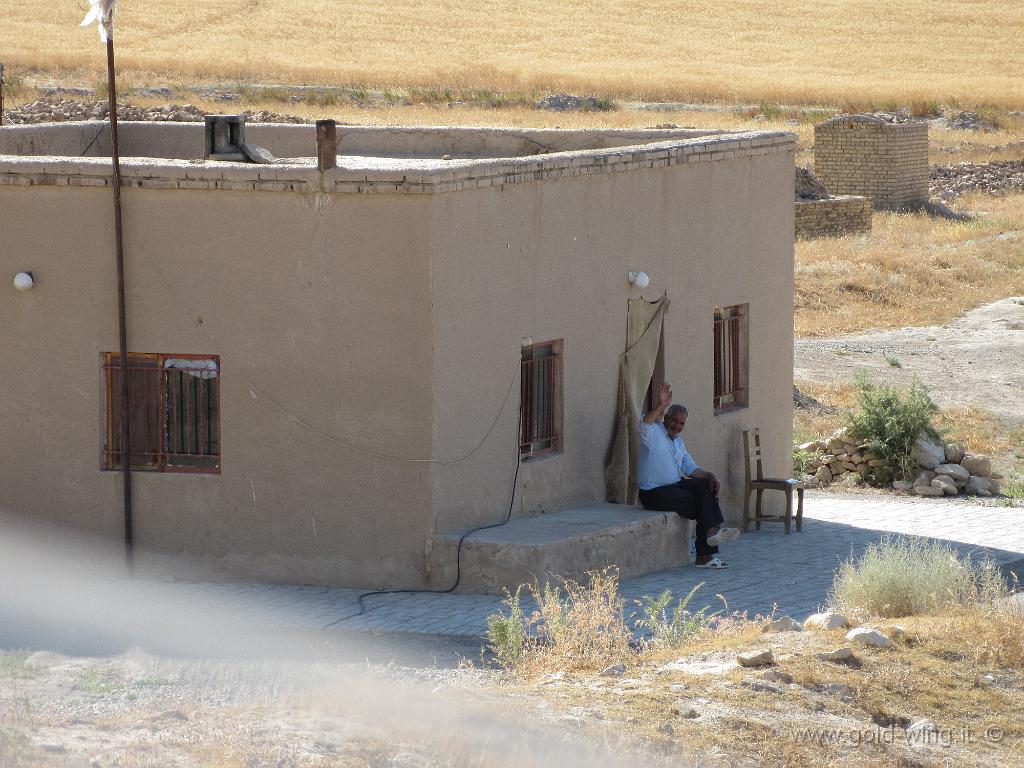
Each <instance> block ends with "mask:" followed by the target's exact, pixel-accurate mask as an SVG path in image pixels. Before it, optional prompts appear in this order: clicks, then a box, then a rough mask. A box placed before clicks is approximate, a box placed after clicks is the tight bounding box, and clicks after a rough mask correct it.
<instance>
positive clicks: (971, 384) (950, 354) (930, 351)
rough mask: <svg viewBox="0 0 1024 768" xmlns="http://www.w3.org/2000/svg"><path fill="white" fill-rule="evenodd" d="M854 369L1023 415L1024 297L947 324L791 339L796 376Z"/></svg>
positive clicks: (1007, 416)
mask: <svg viewBox="0 0 1024 768" xmlns="http://www.w3.org/2000/svg"><path fill="white" fill-rule="evenodd" d="M861 371H863V372H865V373H867V374H869V375H870V376H871V377H872V378H873V379H874V380H876V381H879V382H888V383H893V384H900V385H907V384H909V383H910V382H911V380H912V379H913V377H915V376H916V377H917V378H919V379H920V380H921V381H922V382H924V383H925V384H926V385H927V386H928V388H929V391H930V393H931V396H932V398H933V399H934V400H935V402H936V403H937V404H938V405H939V406H940V407H951V406H970V407H977V408H985V409H988V410H990V411H992V412H994V413H996V414H998V415H999V416H1000V417H1002V418H1003V419H1004V420H1006V421H1007V422H1009V423H1011V424H1021V423H1024V298H1020V297H1015V298H1008V299H1003V300H1001V301H997V302H995V303H994V304H989V305H987V306H983V307H979V308H977V309H974V310H972V311H970V312H968V313H967V314H966V315H965V316H964V317H961V318H959V319H957V320H954V321H953V322H951V323H948V324H946V325H940V326H929V327H925V328H898V329H895V330H886V331H868V332H866V333H862V334H857V335H850V336H839V337H836V338H831V339H798V340H797V342H796V345H795V360H794V371H793V376H794V378H795V379H797V380H798V381H799V380H801V379H805V380H810V381H816V382H821V383H829V382H849V381H851V380H852V379H853V377H854V376H855V375H856V374H857V373H858V372H861Z"/></svg>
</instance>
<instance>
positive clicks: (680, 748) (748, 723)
mask: <svg viewBox="0 0 1024 768" xmlns="http://www.w3.org/2000/svg"><path fill="white" fill-rule="evenodd" d="M1014 622H1015V623H1014ZM900 627H901V628H903V629H904V630H905V631H906V636H905V638H904V639H902V640H901V641H899V642H898V644H897V647H896V648H895V649H894V650H870V649H860V650H858V651H857V659H858V661H857V663H856V664H854V665H844V664H835V663H830V662H823V661H820V660H818V659H817V658H816V654H817V653H821V652H823V651H828V650H832V649H834V648H836V647H837V646H839V645H842V644H844V641H843V638H842V631H836V632H807V633H795V634H794V633H785V634H782V635H764V634H760V630H759V625H758V624H756V623H754V622H748V624H747V629H746V630H745V631H744V632H742V633H737V634H736V635H734V636H733V637H732V642H728V643H723V642H717V643H715V644H714V645H711V644H709V643H705V644H695V645H693V646H688V647H687V648H685V649H683V650H682V651H680V652H677V653H676V654H675V655H674V656H671V657H669V656H664V655H663V656H661V657H659V658H653V657H644V658H643V659H641V660H640V661H639V662H638V663H637V664H636V665H634V666H632V667H631V668H630V669H629V670H628V671H627V673H626V680H627V681H628V682H624V683H620V682H619V681H618V680H616V679H610V680H609V679H607V678H605V679H596V678H593V677H590V676H583V675H578V676H574V677H568V678H566V679H565V680H564V681H562V682H561V683H559V684H557V685H552V684H550V683H547V684H545V685H544V686H541V687H531V691H532V692H533V693H534V694H535V695H538V696H542V697H544V698H545V699H547V700H548V701H549V702H551V704H552V705H553V706H554V707H556V708H557V710H558V711H562V712H572V713H580V712H584V713H586V714H588V715H589V716H590V717H593V718H595V719H599V721H600V722H601V723H602V724H606V726H607V727H610V728H613V729H616V730H617V729H625V730H627V731H629V732H632V733H633V734H635V735H636V736H637V737H639V738H642V739H643V740H645V741H649V742H652V743H653V744H655V745H657V746H660V748H661V749H662V750H663V751H664V752H666V753H667V754H670V755H671V754H677V755H683V754H687V753H688V752H689V751H690V750H691V749H699V750H701V753H702V754H704V755H705V756H708V757H709V758H711V759H710V761H709V764H712V765H717V764H719V763H718V762H716V756H717V760H720V761H721V764H723V765H743V766H746V765H750V766H753V765H773V766H809V767H812V768H817V767H819V766H822V767H823V766H836V765H843V766H894V765H896V766H900V765H902V766H911V765H913V766H933V765H935V766H939V765H964V766H966V765H972V766H973V765H979V764H984V765H993V766H995V765H1011V764H1017V763H1015V762H1014V759H1013V755H1014V754H1015V753H1014V749H1020V748H1021V739H1022V737H1024V714H1022V706H1024V688H1022V687H1021V682H1022V679H1024V678H1022V675H1021V670H1022V669H1024V666H1022V664H1021V660H1020V658H1019V657H1018V656H1016V655H1010V654H1009V653H1008V651H1009V652H1011V653H1013V654H1015V653H1016V651H1015V649H1016V648H1017V647H1018V646H1019V642H1020V641H1019V638H1020V637H1021V631H1022V628H1024V624H1022V623H1021V622H1020V621H1019V619H1014V618H1012V617H1010V618H1007V617H1006V616H1005V615H1004V616H998V615H996V614H991V613H985V614H982V613H977V612H972V613H970V614H966V613H964V614H950V615H943V616H927V617H913V618H908V619H905V620H901V621H900ZM1007 629H1009V630H1011V636H1013V637H1016V638H1018V639H1017V640H1016V641H1013V642H1009V643H1008V642H1006V641H1005V640H1003V637H1004V635H1003V634H1001V633H1003V632H1005V631H1006V630H1007ZM968 632H970V633H976V634H971V635H968V634H967V633H968ZM1013 633H1016V635H1013ZM966 636H974V637H978V638H979V640H980V643H979V644H975V646H974V647H965V645H964V642H963V638H964V637H966ZM1014 642H1016V644H1014ZM981 644H984V645H985V646H986V650H984V651H982V650H981V648H980V645H981ZM995 646H998V648H996V647H995ZM758 647H771V648H772V649H773V650H774V653H775V658H776V660H777V663H776V665H775V666H774V667H773V669H774V670H776V671H778V672H781V673H784V674H788V675H790V676H792V678H793V684H792V685H788V686H787V685H785V684H784V683H783V684H781V688H782V691H781V693H770V692H758V691H756V690H753V689H751V688H750V687H748V686H747V685H744V684H743V683H744V680H749V679H750V678H754V679H758V678H760V677H761V676H762V674H763V670H757V669H754V670H748V669H734V670H733V671H731V672H725V673H709V674H696V673H693V672H687V671H683V670H666V669H665V668H664V664H665V663H666V662H668V661H674V660H676V659H679V658H681V657H682V658H685V659H687V660H702V659H707V660H716V661H720V662H727V661H729V660H730V659H732V658H733V656H734V655H735V653H736V652H738V651H740V650H749V649H752V648H758ZM1000 654H1001V655H1000ZM986 674H987V675H990V677H988V678H982V675H986ZM989 680H991V682H989ZM830 685H838V686H847V687H848V688H849V689H850V691H851V692H852V699H851V700H844V699H843V698H841V697H840V696H838V695H835V694H833V693H828V692H827V690H828V689H827V686H830ZM691 704H692V706H693V707H694V708H695V709H696V710H697V712H698V714H699V717H697V718H695V719H687V718H685V717H682V716H680V714H679V712H680V711H681V710H680V707H681V706H683V707H685V706H688V705H691ZM919 718H928V719H930V720H931V721H932V722H933V723H934V724H935V725H936V726H937V727H938V728H939V729H940V730H941V733H942V734H945V735H948V736H949V737H950V741H951V742H952V743H951V745H950V746H949V747H940V748H936V749H935V750H934V751H931V750H927V749H921V748H920V747H913V746H910V745H908V743H907V740H906V737H905V735H904V731H903V728H904V727H905V726H906V725H907V724H909V722H910V721H912V720H917V719H919ZM888 723H892V725H891V726H890V725H888ZM987 728H998V729H1002V739H1001V740H995V739H992V740H986V739H985V738H984V733H985V730H986V729H987ZM816 733H824V734H826V737H827V736H829V735H830V736H832V737H835V736H837V735H838V736H840V738H843V737H844V735H845V741H844V742H838V743H831V744H830V743H824V744H822V743H820V742H819V741H817V740H816V739H815V738H814V737H815V735H816ZM880 734H886V735H887V736H889V737H890V738H891V741H890V743H877V742H876V743H872V742H869V741H867V739H871V738H872V736H874V737H877V736H879V735H880ZM965 736H966V737H967V738H965ZM852 738H861V739H864V741H862V742H861V743H860V744H859V745H855V744H853V743H851V739H852ZM968 739H970V741H969V742H968ZM1017 754H1020V753H1017Z"/></svg>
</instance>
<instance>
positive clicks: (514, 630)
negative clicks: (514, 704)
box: [488, 568, 634, 679]
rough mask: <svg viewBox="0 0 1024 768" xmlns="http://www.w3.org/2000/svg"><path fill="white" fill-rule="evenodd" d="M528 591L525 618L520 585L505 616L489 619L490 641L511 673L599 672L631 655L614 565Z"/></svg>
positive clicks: (524, 674)
mask: <svg viewBox="0 0 1024 768" xmlns="http://www.w3.org/2000/svg"><path fill="white" fill-rule="evenodd" d="M529 591H530V593H531V595H532V597H533V600H534V602H535V603H536V605H537V610H536V611H534V612H533V613H532V614H531V615H530V616H529V617H526V616H522V615H521V614H520V612H519V595H520V592H521V588H520V590H517V591H516V593H515V595H514V596H510V597H509V599H508V600H507V601H506V604H507V605H508V607H509V609H510V610H509V613H508V615H507V618H502V617H501V616H492V617H490V618H489V619H488V638H489V640H490V643H491V646H492V648H493V649H494V650H495V653H496V655H497V657H498V658H499V659H500V660H501V661H502V662H503V663H504V664H505V665H506V668H507V669H508V670H509V671H510V672H512V673H513V674H515V675H517V676H520V677H524V678H527V679H533V678H536V677H538V676H540V675H544V674H550V673H551V672H555V671H569V672H581V671H582V672H595V671H598V672H599V671H601V670H603V669H605V668H606V667H608V666H611V665H612V664H617V663H620V662H622V661H624V660H626V659H627V658H628V657H630V656H632V655H633V653H634V651H633V649H632V648H631V647H630V638H631V635H630V631H629V628H628V627H627V625H626V616H625V604H624V601H623V599H622V597H621V595H620V594H619V577H618V571H617V570H616V569H614V568H607V569H605V570H603V571H591V572H589V573H588V574H587V583H585V584H580V583H577V582H575V581H573V580H571V579H569V580H565V581H563V582H562V584H561V585H560V586H558V585H554V584H551V583H550V582H548V583H545V584H544V585H543V586H539V585H534V586H533V587H531V588H530V590H529Z"/></svg>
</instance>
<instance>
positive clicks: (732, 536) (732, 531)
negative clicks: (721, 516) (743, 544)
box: [708, 527, 740, 547]
mask: <svg viewBox="0 0 1024 768" xmlns="http://www.w3.org/2000/svg"><path fill="white" fill-rule="evenodd" d="M739 537H740V529H739V528H724V527H721V528H719V529H718V533H716V534H715V535H714V536H708V544H710V545H711V546H712V547H717V546H718V545H719V544H729V543H730V542H733V541H736V539H738V538H739Z"/></svg>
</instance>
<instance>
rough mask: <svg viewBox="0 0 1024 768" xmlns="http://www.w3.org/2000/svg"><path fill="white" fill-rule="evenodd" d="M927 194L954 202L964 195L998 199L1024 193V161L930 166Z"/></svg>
mask: <svg viewBox="0 0 1024 768" xmlns="http://www.w3.org/2000/svg"><path fill="white" fill-rule="evenodd" d="M928 190H929V193H930V194H931V195H932V197H938V198H940V199H942V200H955V199H956V198H958V197H959V196H960V195H963V194H966V193H968V192H984V193H986V194H989V195H994V196H996V197H999V196H1002V195H1005V194H1006V193H1007V192H1010V191H1024V160H996V161H993V162H991V163H959V164H957V165H933V166H931V169H930V171H929V181H928Z"/></svg>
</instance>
